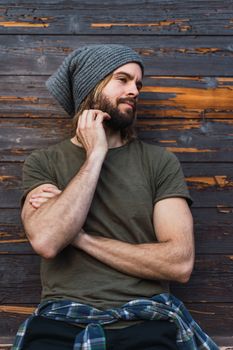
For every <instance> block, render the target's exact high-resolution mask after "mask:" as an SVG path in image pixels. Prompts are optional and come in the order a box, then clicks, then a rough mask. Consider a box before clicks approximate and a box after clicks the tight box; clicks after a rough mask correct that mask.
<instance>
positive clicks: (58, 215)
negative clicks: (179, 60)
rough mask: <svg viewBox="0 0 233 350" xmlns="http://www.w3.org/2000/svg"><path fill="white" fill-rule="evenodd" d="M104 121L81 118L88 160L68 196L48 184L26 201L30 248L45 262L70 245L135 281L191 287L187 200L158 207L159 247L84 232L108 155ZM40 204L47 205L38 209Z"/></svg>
mask: <svg viewBox="0 0 233 350" xmlns="http://www.w3.org/2000/svg"><path fill="white" fill-rule="evenodd" d="M104 118H105V114H104V113H102V112H101V113H100V111H97V112H95V113H94V112H92V113H90V112H88V111H87V113H86V114H84V115H83V116H81V118H80V122H79V125H78V127H77V134H78V136H79V139H81V142H82V144H83V147H84V148H85V149H86V154H87V157H86V161H85V162H84V164H83V166H82V168H81V169H80V171H79V172H78V173H77V174H76V175H75V176H74V178H73V179H72V180H71V182H70V183H69V184H68V185H67V187H66V188H65V189H64V191H62V192H61V191H59V190H58V188H56V187H55V186H52V185H49V184H44V185H41V186H38V187H37V188H35V189H34V190H32V191H31V192H30V193H29V194H28V195H27V197H26V200H25V204H24V207H23V210H22V220H23V223H24V227H25V231H26V233H27V236H28V238H29V241H30V243H31V244H32V246H33V248H34V250H35V251H36V252H37V253H38V254H40V255H41V256H43V257H44V258H53V257H55V256H56V255H57V254H58V253H59V252H60V251H61V250H62V249H64V248H65V247H66V246H67V245H69V244H72V245H73V246H75V247H76V248H77V249H81V250H83V251H85V252H86V253H88V254H89V255H91V256H93V257H94V258H96V259H98V260H100V261H101V262H103V263H105V264H107V265H109V266H111V267H112V268H114V269H116V270H119V271H121V272H123V273H126V274H129V275H132V276H136V277H140V278H145V279H163V280H174V281H178V282H182V283H184V282H187V281H188V279H189V277H190V274H191V271H192V268H193V262H194V243H193V228H192V227H193V223H192V216H191V213H190V210H189V208H188V205H187V203H186V200H185V199H183V198H167V199H163V200H160V201H159V202H157V203H156V204H155V206H154V211H153V223H154V229H155V232H156V237H157V240H158V242H156V243H146V244H130V243H126V242H122V241H119V240H114V239H109V238H104V237H100V236H92V235H88V233H85V232H84V231H82V227H83V224H84V222H85V219H86V216H87V214H88V211H89V208H90V205H91V202H92V199H93V195H94V192H95V189H96V186H97V182H98V179H99V175H100V171H101V168H102V164H103V161H104V159H105V156H106V152H107V149H108V143H107V139H105V138H104V137H103V136H104V135H105V132H104V130H103V120H104ZM103 132H104V133H103ZM48 187H49V188H48ZM37 200H38V203H39V200H41V201H44V202H43V203H42V204H41V205H36V203H37ZM32 204H33V205H32Z"/></svg>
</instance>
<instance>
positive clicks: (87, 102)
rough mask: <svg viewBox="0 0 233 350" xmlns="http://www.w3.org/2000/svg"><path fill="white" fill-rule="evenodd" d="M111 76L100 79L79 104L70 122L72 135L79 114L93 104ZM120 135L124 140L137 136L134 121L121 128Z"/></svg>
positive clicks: (74, 132) (74, 131)
mask: <svg viewBox="0 0 233 350" xmlns="http://www.w3.org/2000/svg"><path fill="white" fill-rule="evenodd" d="M112 76H113V73H111V74H109V75H107V76H106V77H105V78H104V79H103V80H101V81H100V82H99V83H98V84H97V85H96V86H95V88H94V89H93V90H92V91H91V92H90V93H89V94H88V95H87V97H86V98H85V99H84V100H83V101H82V103H81V104H80V107H79V110H78V112H77V113H76V114H75V116H74V117H73V123H72V134H73V135H75V134H76V128H77V125H78V119H79V117H80V115H81V114H82V113H83V111H85V110H86V109H90V108H91V106H93V102H94V103H95V102H96V101H97V100H98V98H99V96H100V95H101V93H102V91H103V89H104V87H105V86H106V85H107V84H108V82H109V81H110V80H111V78H112ZM121 137H122V140H124V141H131V140H133V139H135V138H136V137H137V135H136V130H135V126H134V123H133V124H131V125H130V126H128V127H127V128H125V129H122V130H121Z"/></svg>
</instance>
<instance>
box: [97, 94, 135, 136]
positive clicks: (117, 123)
mask: <svg viewBox="0 0 233 350" xmlns="http://www.w3.org/2000/svg"><path fill="white" fill-rule="evenodd" d="M125 102H129V103H130V104H132V105H133V108H131V107H129V108H127V109H126V110H125V112H121V111H120V110H119V107H118V105H119V104H120V103H125ZM91 108H92V109H99V110H101V111H102V112H106V113H108V114H109V115H110V117H111V119H109V120H105V121H104V125H105V126H107V127H108V128H110V129H112V130H114V131H122V130H124V129H126V128H128V127H129V126H131V125H132V124H133V123H134V121H135V119H136V101H135V99H133V98H130V97H128V98H119V99H117V101H116V105H114V104H113V103H112V102H111V101H110V100H109V98H108V97H107V96H104V95H103V94H100V95H99V96H98V98H97V100H96V101H95V102H94V103H93V104H92V106H91Z"/></svg>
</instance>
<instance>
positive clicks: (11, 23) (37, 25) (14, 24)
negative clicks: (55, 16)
mask: <svg viewBox="0 0 233 350" xmlns="http://www.w3.org/2000/svg"><path fill="white" fill-rule="evenodd" d="M48 26H49V24H48V23H29V22H14V21H9V22H0V27H5V28H8V27H30V28H47V27H48Z"/></svg>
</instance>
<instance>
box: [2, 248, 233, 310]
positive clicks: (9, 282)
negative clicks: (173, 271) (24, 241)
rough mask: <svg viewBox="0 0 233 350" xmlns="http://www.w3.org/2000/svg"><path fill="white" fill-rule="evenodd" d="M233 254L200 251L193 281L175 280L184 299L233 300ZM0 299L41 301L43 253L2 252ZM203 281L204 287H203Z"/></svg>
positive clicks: (188, 300)
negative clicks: (40, 275) (40, 267)
mask: <svg viewBox="0 0 233 350" xmlns="http://www.w3.org/2000/svg"><path fill="white" fill-rule="evenodd" d="M232 260H233V256H232V255H222V254H221V255H217V254H209V255H199V254H198V255H197V256H196V261H195V268H194V272H193V274H192V277H191V279H190V281H189V282H188V283H187V284H185V285H178V284H175V283H174V284H173V288H172V291H173V292H174V294H175V295H177V296H178V297H179V298H181V300H183V301H184V302H190V303H191V302H192V303H198V302H200V301H202V302H205V303H209V302H212V303H229V304H230V303H231V302H232V278H231V277H232V273H233V264H232ZM0 281H1V283H0V303H1V304H11V303H15V302H16V301H17V302H18V303H20V304H23V303H25V302H27V303H37V302H38V300H39V296H40V278H39V257H38V256H36V255H29V254H28V255H11V254H0ZM200 281H201V288H200Z"/></svg>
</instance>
